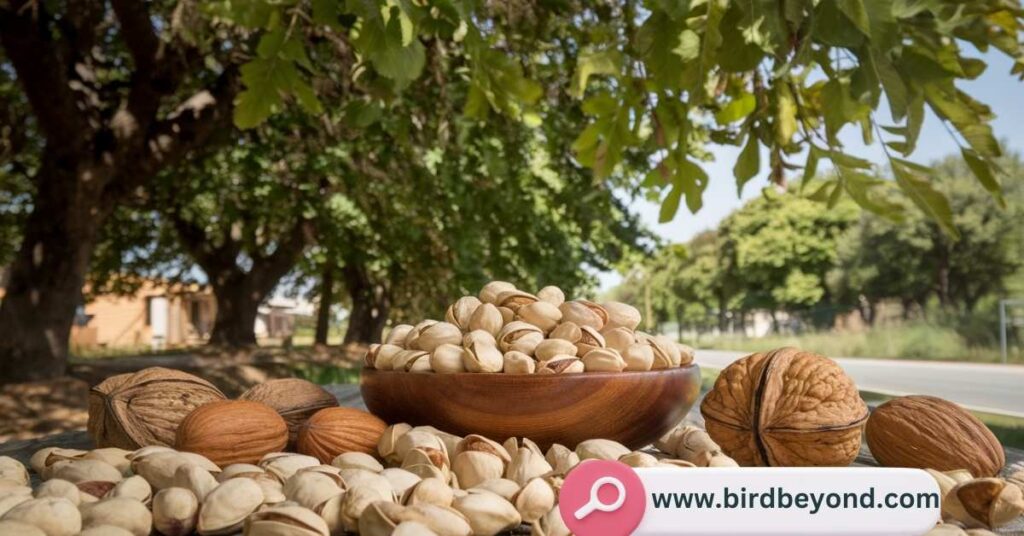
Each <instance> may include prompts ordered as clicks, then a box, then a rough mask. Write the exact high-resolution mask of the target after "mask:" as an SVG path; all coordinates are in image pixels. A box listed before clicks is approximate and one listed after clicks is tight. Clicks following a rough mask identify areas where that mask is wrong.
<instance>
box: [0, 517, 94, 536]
mask: <svg viewBox="0 0 1024 536" xmlns="http://www.w3.org/2000/svg"><path fill="white" fill-rule="evenodd" d="M0 515H2V514H0ZM0 534H17V535H18V536H47V535H46V533H45V532H43V529H40V528H39V527H37V526H35V525H30V524H28V523H22V522H21V521H13V520H0ZM82 534H85V532H80V533H79V536H81V535H82ZM87 536H98V535H87ZM110 536H113V535H110Z"/></svg>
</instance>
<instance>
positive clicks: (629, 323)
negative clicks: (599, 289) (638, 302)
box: [601, 302, 640, 331]
mask: <svg viewBox="0 0 1024 536" xmlns="http://www.w3.org/2000/svg"><path fill="white" fill-rule="evenodd" d="M601 307H602V308H604V310H605V313H606V314H607V315H608V316H607V321H606V322H605V324H604V327H603V328H602V329H603V330H609V329H616V328H626V329H628V330H631V331H632V330H634V329H636V327H637V326H639V325H640V311H638V310H637V308H636V307H633V306H632V305H629V304H625V303H622V302H605V303H602V304H601Z"/></svg>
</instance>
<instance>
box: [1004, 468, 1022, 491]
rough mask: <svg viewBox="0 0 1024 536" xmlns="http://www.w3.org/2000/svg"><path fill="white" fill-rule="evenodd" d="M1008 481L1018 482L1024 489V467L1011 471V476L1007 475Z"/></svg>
mask: <svg viewBox="0 0 1024 536" xmlns="http://www.w3.org/2000/svg"><path fill="white" fill-rule="evenodd" d="M1006 481H1007V482H1011V483H1013V484H1017V486H1019V487H1020V488H1021V489H1024V469H1018V470H1016V471H1014V472H1012V473H1010V476H1008V477H1006Z"/></svg>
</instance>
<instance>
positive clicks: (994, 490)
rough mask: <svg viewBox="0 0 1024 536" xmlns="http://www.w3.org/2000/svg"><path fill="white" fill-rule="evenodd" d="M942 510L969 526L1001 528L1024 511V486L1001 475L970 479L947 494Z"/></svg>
mask: <svg viewBox="0 0 1024 536" xmlns="http://www.w3.org/2000/svg"><path fill="white" fill-rule="evenodd" d="M942 511H943V514H944V515H946V516H948V517H951V518H952V519H954V520H956V521H959V522H960V523H963V524H964V525H966V526H967V527H968V528H986V529H994V528H998V527H1001V526H1003V525H1006V524H1008V523H1010V522H1011V521H1013V520H1014V519H1016V518H1018V517H1020V515H1021V514H1022V513H1024V490H1021V489H1020V487H1018V486H1015V485H1013V484H1010V483H1008V482H1006V481H1005V480H1003V479H1001V478H978V479H974V480H969V481H967V482H963V483H960V484H957V485H956V487H954V488H953V489H952V490H950V492H949V493H947V494H946V496H945V497H944V498H943V501H942Z"/></svg>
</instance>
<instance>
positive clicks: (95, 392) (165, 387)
mask: <svg viewBox="0 0 1024 536" xmlns="http://www.w3.org/2000/svg"><path fill="white" fill-rule="evenodd" d="M224 399H225V396H224V393H222V392H220V389H217V388H216V387H214V385H213V384H212V383H210V382H208V381H206V380H204V379H202V378H199V377H197V376H193V375H191V374H188V373H187V372H181V371H179V370H171V369H166V368H161V367H150V368H147V369H143V370H140V371H138V372H134V373H128V374H118V375H117V376H111V377H110V378H107V379H106V380H104V381H102V382H100V383H99V384H98V385H96V386H95V387H93V388H92V390H90V391H89V424H88V429H89V435H90V436H92V439H93V441H94V442H95V443H96V446H97V447H118V448H122V449H127V450H135V449H138V448H140V447H145V446H148V445H162V446H171V445H173V444H174V434H175V432H176V431H177V429H178V425H179V424H180V423H181V421H182V419H184V418H185V416H186V415H188V414H189V413H191V412H192V410H194V409H196V408H197V407H199V406H201V405H203V404H206V403H207V402H214V401H217V400H224Z"/></svg>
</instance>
